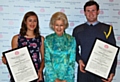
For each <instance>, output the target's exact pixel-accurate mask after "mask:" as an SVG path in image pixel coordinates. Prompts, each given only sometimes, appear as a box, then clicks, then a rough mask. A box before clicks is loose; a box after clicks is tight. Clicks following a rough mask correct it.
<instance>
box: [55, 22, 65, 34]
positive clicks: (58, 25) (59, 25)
mask: <svg viewBox="0 0 120 82" xmlns="http://www.w3.org/2000/svg"><path fill="white" fill-rule="evenodd" d="M53 29H54V31H55V33H56V34H57V35H58V36H62V35H63V33H64V31H65V24H64V21H63V20H56V21H55V23H54V24H53Z"/></svg>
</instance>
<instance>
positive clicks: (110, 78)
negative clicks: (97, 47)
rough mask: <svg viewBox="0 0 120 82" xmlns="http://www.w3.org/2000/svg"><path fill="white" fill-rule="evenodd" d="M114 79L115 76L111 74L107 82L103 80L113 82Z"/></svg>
mask: <svg viewBox="0 0 120 82" xmlns="http://www.w3.org/2000/svg"><path fill="white" fill-rule="evenodd" d="M113 77H114V74H113V73H111V74H110V77H109V78H108V79H107V80H105V79H102V80H103V82H112V80H113Z"/></svg>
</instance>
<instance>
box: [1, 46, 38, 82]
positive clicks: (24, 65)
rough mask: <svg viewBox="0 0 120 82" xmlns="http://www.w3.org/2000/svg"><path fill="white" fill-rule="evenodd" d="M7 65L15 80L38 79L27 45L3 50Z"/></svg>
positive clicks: (28, 80)
mask: <svg viewBox="0 0 120 82" xmlns="http://www.w3.org/2000/svg"><path fill="white" fill-rule="evenodd" d="M3 55H4V56H5V58H6V60H7V67H8V70H9V72H10V75H11V76H12V77H13V79H14V81H15V82H31V81H34V80H36V79H38V75H37V72H36V68H35V65H34V63H33V60H32V57H31V56H30V53H29V51H28V47H27V46H25V47H21V48H16V49H12V50H8V51H5V52H3Z"/></svg>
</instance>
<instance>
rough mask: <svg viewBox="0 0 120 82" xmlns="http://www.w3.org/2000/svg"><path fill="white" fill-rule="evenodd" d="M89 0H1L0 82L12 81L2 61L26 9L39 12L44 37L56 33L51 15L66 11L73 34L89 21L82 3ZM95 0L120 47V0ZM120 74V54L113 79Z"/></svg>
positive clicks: (17, 31) (117, 81)
mask: <svg viewBox="0 0 120 82" xmlns="http://www.w3.org/2000/svg"><path fill="white" fill-rule="evenodd" d="M86 1H88V0H0V82H9V78H10V76H9V72H8V70H7V68H6V65H4V64H3V63H2V61H1V56H2V52H3V51H6V50H8V49H11V38H12V36H13V35H15V34H18V33H19V29H20V26H21V21H22V18H23V15H24V14H25V13H26V12H27V11H30V10H32V11H34V12H36V13H37V15H38V17H39V24H40V31H41V34H42V35H43V36H46V35H48V34H50V33H52V32H53V31H52V30H51V29H50V28H49V20H50V17H51V15H52V14H53V13H54V12H56V11H61V12H64V13H65V14H66V15H67V17H68V20H69V28H68V29H67V30H66V32H67V33H69V34H72V31H73V28H74V27H75V26H77V25H79V24H81V23H84V22H85V21H86V19H85V16H84V14H83V5H84V3H85V2H86ZM96 1H97V2H98V3H99V5H100V9H101V10H100V11H101V12H100V15H99V20H100V21H102V22H105V23H108V24H111V25H113V28H114V32H115V38H116V41H117V45H118V46H120V0H96ZM76 68H77V64H76ZM76 70H77V69H76ZM76 72H77V71H76ZM76 72H75V75H76ZM119 76H120V56H118V64H117V71H116V75H115V77H114V80H113V82H119V81H120V78H119ZM75 82H76V77H75Z"/></svg>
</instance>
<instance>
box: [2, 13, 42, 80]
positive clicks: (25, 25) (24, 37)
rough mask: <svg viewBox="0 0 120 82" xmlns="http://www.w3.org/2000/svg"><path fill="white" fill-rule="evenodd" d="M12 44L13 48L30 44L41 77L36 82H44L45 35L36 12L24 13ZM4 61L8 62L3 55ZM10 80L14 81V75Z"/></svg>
mask: <svg viewBox="0 0 120 82" xmlns="http://www.w3.org/2000/svg"><path fill="white" fill-rule="evenodd" d="M11 46H12V49H14V48H18V47H22V46H28V49H29V51H30V54H31V55H32V58H33V61H34V63H35V66H36V69H37V73H38V77H39V79H38V80H37V81H34V82H38V81H39V82H44V79H43V74H42V72H43V68H44V37H43V36H41V35H40V32H39V20H38V17H37V15H36V13H35V12H33V11H29V12H27V13H26V14H25V15H24V18H23V21H22V24H21V29H20V33H19V34H17V35H15V36H13V38H12V41H11ZM40 57H41V58H40ZM40 59H41V60H40ZM2 61H3V63H5V64H6V60H5V58H4V57H2ZM10 80H11V82H14V81H13V79H12V77H11V79H10Z"/></svg>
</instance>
